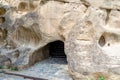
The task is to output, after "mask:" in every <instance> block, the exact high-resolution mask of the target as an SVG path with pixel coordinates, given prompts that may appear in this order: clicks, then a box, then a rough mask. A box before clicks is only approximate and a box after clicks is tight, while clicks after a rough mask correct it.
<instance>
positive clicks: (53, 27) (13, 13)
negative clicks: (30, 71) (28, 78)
mask: <svg viewBox="0 0 120 80" xmlns="http://www.w3.org/2000/svg"><path fill="white" fill-rule="evenodd" d="M0 2H1V4H0V55H1V56H4V57H5V60H4V59H2V58H1V59H0V64H1V65H5V63H4V62H5V61H9V65H14V66H16V67H18V68H19V69H22V68H27V67H29V66H31V65H33V64H34V63H36V62H37V61H41V60H43V59H45V58H48V57H49V51H48V46H47V44H48V43H50V42H54V41H56V40H60V41H63V42H64V44H65V53H66V56H67V60H68V66H69V72H70V74H71V75H72V76H73V78H74V79H75V80H99V79H100V78H101V77H102V78H104V79H105V80H120V55H119V52H120V44H119V43H120V29H119V26H120V11H119V10H120V4H119V3H120V1H119V0H99V1H98V0H1V1H0ZM9 65H5V66H9Z"/></svg>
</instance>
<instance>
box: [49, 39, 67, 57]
mask: <svg viewBox="0 0 120 80" xmlns="http://www.w3.org/2000/svg"><path fill="white" fill-rule="evenodd" d="M49 56H50V57H52V58H66V55H65V52H64V42H62V41H55V42H51V43H49Z"/></svg>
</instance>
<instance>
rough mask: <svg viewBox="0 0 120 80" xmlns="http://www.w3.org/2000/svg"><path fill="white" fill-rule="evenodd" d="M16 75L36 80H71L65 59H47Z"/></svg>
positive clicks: (20, 79)
mask: <svg viewBox="0 0 120 80" xmlns="http://www.w3.org/2000/svg"><path fill="white" fill-rule="evenodd" d="M16 73H17V74H22V75H27V76H33V77H38V78H44V79H48V80H73V79H72V78H71V77H70V75H69V74H68V68H67V61H66V59H65V58H49V59H46V60H44V61H42V62H39V63H37V64H35V65H33V66H32V67H30V68H28V69H26V70H23V71H19V72H16ZM7 76H8V75H7ZM7 76H3V77H7ZM9 77H10V76H9ZM0 80H7V79H1V76H0ZM8 80H27V79H22V78H20V77H19V79H18V78H17V79H15V77H14V79H8Z"/></svg>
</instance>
